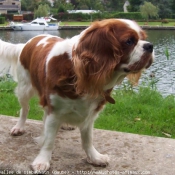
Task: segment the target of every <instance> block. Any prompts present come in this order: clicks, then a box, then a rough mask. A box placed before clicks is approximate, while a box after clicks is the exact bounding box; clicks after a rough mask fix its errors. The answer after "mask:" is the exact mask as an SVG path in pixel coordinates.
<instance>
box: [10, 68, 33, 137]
mask: <svg viewBox="0 0 175 175" xmlns="http://www.w3.org/2000/svg"><path fill="white" fill-rule="evenodd" d="M27 74H28V73H27V72H26V71H24V70H23V72H22V75H19V76H18V86H17V88H16V90H15V92H16V96H17V97H18V101H19V103H20V105H21V110H20V117H19V120H18V122H17V124H16V125H15V126H14V127H13V128H12V129H11V135H13V136H18V135H22V134H23V133H24V125H25V121H26V119H27V115H28V111H29V100H30V99H31V97H32V96H33V95H34V89H33V87H32V84H31V81H30V78H29V76H27Z"/></svg>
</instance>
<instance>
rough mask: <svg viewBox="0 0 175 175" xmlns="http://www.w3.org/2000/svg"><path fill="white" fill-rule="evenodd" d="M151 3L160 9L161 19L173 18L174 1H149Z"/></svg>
mask: <svg viewBox="0 0 175 175" xmlns="http://www.w3.org/2000/svg"><path fill="white" fill-rule="evenodd" d="M147 1H148V2H151V3H152V4H153V5H155V6H157V7H158V9H159V12H158V13H159V17H160V18H162V19H163V18H171V14H172V11H173V8H172V5H173V4H172V2H173V1H174V0H147Z"/></svg>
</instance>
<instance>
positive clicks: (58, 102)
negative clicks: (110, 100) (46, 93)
mask: <svg viewBox="0 0 175 175" xmlns="http://www.w3.org/2000/svg"><path fill="white" fill-rule="evenodd" d="M50 100H51V105H52V106H53V109H54V112H55V113H56V114H57V115H58V117H59V118H60V119H61V120H62V121H63V122H67V123H70V124H81V123H82V122H84V121H85V120H86V119H88V118H89V119H90V118H94V119H95V117H96V116H97V114H98V113H99V111H100V110H99V105H100V104H101V101H102V99H101V98H99V99H93V100H92V99H91V100H90V99H87V98H86V97H84V98H81V99H69V98H62V97H60V96H59V95H55V94H54V95H51V96H50ZM102 106H103V105H102ZM101 109H102V108H101Z"/></svg>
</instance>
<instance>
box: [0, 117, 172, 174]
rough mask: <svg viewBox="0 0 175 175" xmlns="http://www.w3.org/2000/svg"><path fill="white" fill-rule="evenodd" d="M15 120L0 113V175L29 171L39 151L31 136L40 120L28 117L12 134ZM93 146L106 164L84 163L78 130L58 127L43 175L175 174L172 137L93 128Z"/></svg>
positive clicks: (33, 135)
mask: <svg viewBox="0 0 175 175" xmlns="http://www.w3.org/2000/svg"><path fill="white" fill-rule="evenodd" d="M16 121H17V118H14V117H9V116H0V174H10V175H12V174H32V171H31V169H30V164H31V163H32V161H33V160H34V158H35V157H36V155H37V154H38V152H39V150H40V147H39V146H38V145H37V144H36V143H35V142H34V140H33V137H36V136H39V135H40V132H41V130H42V126H43V125H42V122H41V121H35V120H27V123H26V127H25V129H26V132H25V134H24V135H22V136H17V137H13V136H11V135H10V134H9V131H10V129H11V128H12V126H14V125H15V123H16ZM94 145H95V147H96V149H97V150H98V151H99V152H100V153H103V154H108V155H109V156H110V163H109V165H108V166H107V167H94V166H92V165H90V164H88V163H87V162H86V159H85V158H86V155H85V153H84V151H83V150H82V147H81V140H80V133H79V131H78V129H76V130H73V131H65V130H60V131H59V132H58V135H57V138H56V141H55V146H54V150H53V154H52V161H51V168H50V170H49V171H47V172H46V174H49V175H51V174H55V175H58V174H70V175H71V174H72V175H76V174H100V175H102V174H119V175H120V174H121V175H123V174H124V175H125V174H126V175H128V174H129V175H130V174H133V175H135V174H139V175H140V174H144V175H145V174H149V175H174V174H175V140H174V139H169V138H160V137H151V136H143V135H137V134H129V133H122V132H115V131H106V130H99V129H94Z"/></svg>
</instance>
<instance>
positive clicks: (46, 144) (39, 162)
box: [31, 114, 61, 173]
mask: <svg viewBox="0 0 175 175" xmlns="http://www.w3.org/2000/svg"><path fill="white" fill-rule="evenodd" d="M60 125H61V123H60V121H59V119H58V117H57V116H56V115H55V114H50V115H48V116H47V117H46V119H45V125H44V132H43V145H42V147H41V150H40V153H39V154H38V156H37V157H36V158H35V160H34V162H33V163H32V165H31V167H32V169H33V170H34V171H35V172H36V173H44V172H46V171H47V170H48V169H49V168H50V160H51V155H52V150H53V145H54V140H55V137H56V134H57V132H58V129H59V127H60Z"/></svg>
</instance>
